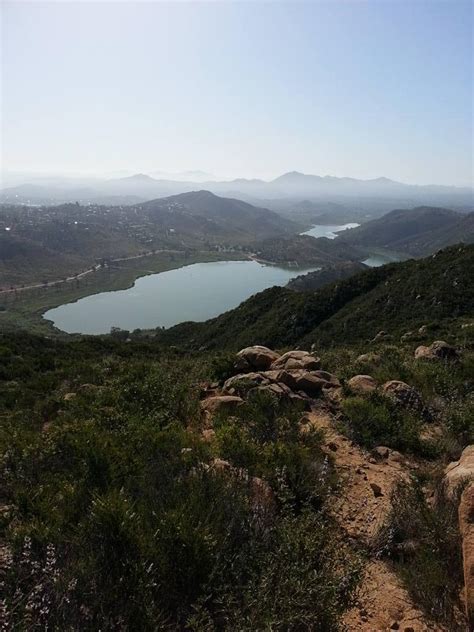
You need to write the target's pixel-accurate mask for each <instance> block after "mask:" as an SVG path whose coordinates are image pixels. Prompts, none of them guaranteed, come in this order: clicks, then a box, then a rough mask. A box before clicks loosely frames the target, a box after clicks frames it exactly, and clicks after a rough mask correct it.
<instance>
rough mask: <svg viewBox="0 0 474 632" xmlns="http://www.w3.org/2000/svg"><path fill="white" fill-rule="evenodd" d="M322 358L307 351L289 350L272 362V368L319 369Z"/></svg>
mask: <svg viewBox="0 0 474 632" xmlns="http://www.w3.org/2000/svg"><path fill="white" fill-rule="evenodd" d="M320 366H321V360H320V359H319V358H316V357H315V356H314V355H311V354H310V353H308V352H307V351H287V353H284V354H283V355H282V356H280V357H279V358H278V359H277V360H274V362H273V363H272V366H271V368H272V369H286V370H294V369H304V370H306V371H312V370H315V369H319V367H320Z"/></svg>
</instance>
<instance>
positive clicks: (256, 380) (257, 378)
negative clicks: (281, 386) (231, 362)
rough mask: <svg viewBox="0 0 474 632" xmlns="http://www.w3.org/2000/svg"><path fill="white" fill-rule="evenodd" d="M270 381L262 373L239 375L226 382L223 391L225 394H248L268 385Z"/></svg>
mask: <svg viewBox="0 0 474 632" xmlns="http://www.w3.org/2000/svg"><path fill="white" fill-rule="evenodd" d="M267 383H268V379H267V378H266V377H265V375H264V374H262V373H255V372H252V373H239V374H238V375H234V376H232V377H230V378H229V379H228V380H226V381H225V382H224V385H223V387H222V390H223V392H224V393H232V394H233V393H239V394H244V393H247V392H248V391H249V390H250V389H252V388H255V387H256V386H259V385H260V384H267Z"/></svg>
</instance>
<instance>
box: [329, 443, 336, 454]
mask: <svg viewBox="0 0 474 632" xmlns="http://www.w3.org/2000/svg"><path fill="white" fill-rule="evenodd" d="M328 448H329V449H330V450H332V451H333V452H337V450H338V445H337V443H334V441H331V442H330V443H328Z"/></svg>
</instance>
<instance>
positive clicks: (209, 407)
mask: <svg viewBox="0 0 474 632" xmlns="http://www.w3.org/2000/svg"><path fill="white" fill-rule="evenodd" d="M243 401H244V400H243V399H242V398H241V397H237V396H234V395H214V396H212V397H206V399H203V400H202V402H201V409H202V410H204V411H208V412H210V413H216V412H221V411H225V412H228V411H233V410H235V409H236V408H237V406H240V405H241V404H242V403H243Z"/></svg>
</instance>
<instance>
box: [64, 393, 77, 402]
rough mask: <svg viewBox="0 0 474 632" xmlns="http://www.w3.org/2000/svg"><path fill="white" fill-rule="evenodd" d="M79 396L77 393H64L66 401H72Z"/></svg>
mask: <svg viewBox="0 0 474 632" xmlns="http://www.w3.org/2000/svg"><path fill="white" fill-rule="evenodd" d="M76 397H77V393H66V395H64V397H63V400H64V401H65V402H70V401H72V400H73V399H75V398H76Z"/></svg>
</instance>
